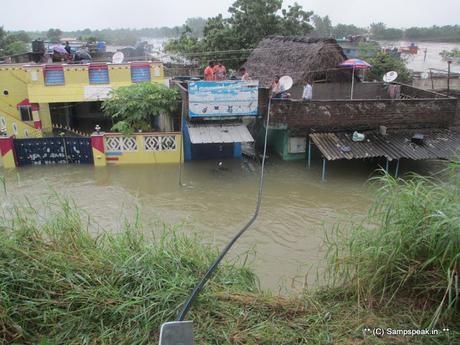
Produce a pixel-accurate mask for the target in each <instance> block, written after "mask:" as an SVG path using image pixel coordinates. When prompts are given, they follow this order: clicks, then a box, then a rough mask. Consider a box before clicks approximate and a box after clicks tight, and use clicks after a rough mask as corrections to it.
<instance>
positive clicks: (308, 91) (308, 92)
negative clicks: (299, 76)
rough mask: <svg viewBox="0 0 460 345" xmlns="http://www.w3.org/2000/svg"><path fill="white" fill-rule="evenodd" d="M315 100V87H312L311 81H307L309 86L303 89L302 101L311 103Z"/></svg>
mask: <svg viewBox="0 0 460 345" xmlns="http://www.w3.org/2000/svg"><path fill="white" fill-rule="evenodd" d="M312 98H313V87H312V86H311V81H310V80H307V84H306V85H305V86H304V88H303V94H302V99H303V100H304V101H311V99H312Z"/></svg>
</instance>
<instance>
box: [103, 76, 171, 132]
mask: <svg viewBox="0 0 460 345" xmlns="http://www.w3.org/2000/svg"><path fill="white" fill-rule="evenodd" d="M111 96H112V97H111V98H109V99H108V100H106V101H104V103H103V104H102V110H103V111H104V113H105V114H106V115H108V116H110V117H111V118H112V119H113V121H114V122H115V124H114V126H113V127H112V130H114V131H119V132H123V133H133V132H134V131H139V130H142V131H150V130H152V129H153V127H154V126H153V119H154V118H155V116H158V115H160V114H171V113H172V110H173V108H174V107H175V106H177V102H178V99H179V92H178V91H177V89H170V88H168V87H166V86H164V85H162V84H157V83H148V82H146V83H138V84H133V85H130V86H124V87H120V88H118V89H116V90H115V91H113V92H112V95H111Z"/></svg>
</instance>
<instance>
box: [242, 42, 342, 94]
mask: <svg viewBox="0 0 460 345" xmlns="http://www.w3.org/2000/svg"><path fill="white" fill-rule="evenodd" d="M345 59H346V56H345V54H344V52H343V50H342V48H341V47H340V46H339V45H338V44H337V41H336V40H334V39H318V38H316V39H315V38H308V37H282V36H272V37H269V38H266V39H264V40H263V41H261V42H260V43H259V45H258V47H257V48H256V49H254V50H253V52H252V53H251V55H250V56H249V58H248V60H247V61H246V63H245V65H244V67H246V69H247V70H248V72H249V74H250V76H251V78H252V79H258V80H259V81H260V86H261V87H269V86H270V85H271V83H272V81H273V78H274V77H275V76H276V75H279V76H283V75H289V76H291V77H292V79H293V80H294V85H299V84H304V83H305V82H306V81H307V80H308V79H311V80H313V81H314V80H320V79H322V80H324V79H328V80H337V78H335V77H334V76H337V71H335V70H330V69H334V68H335V67H336V66H337V64H339V63H340V62H342V61H344V60H345Z"/></svg>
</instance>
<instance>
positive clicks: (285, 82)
mask: <svg viewBox="0 0 460 345" xmlns="http://www.w3.org/2000/svg"><path fill="white" fill-rule="evenodd" d="M279 83H280V90H281V91H283V92H284V91H287V90H289V89H290V88H291V87H292V84H294V81H293V80H292V78H291V77H290V76H288V75H285V76H283V77H281V78H280V81H279Z"/></svg>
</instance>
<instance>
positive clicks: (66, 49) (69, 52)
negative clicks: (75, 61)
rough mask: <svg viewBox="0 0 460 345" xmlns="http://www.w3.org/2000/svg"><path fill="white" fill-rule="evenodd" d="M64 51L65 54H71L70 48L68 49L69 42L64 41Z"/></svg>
mask: <svg viewBox="0 0 460 345" xmlns="http://www.w3.org/2000/svg"><path fill="white" fill-rule="evenodd" d="M64 49H65V51H66V52H67V54H69V55H70V54H71V53H72V48H71V47H70V44H69V41H65V46H64Z"/></svg>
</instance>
